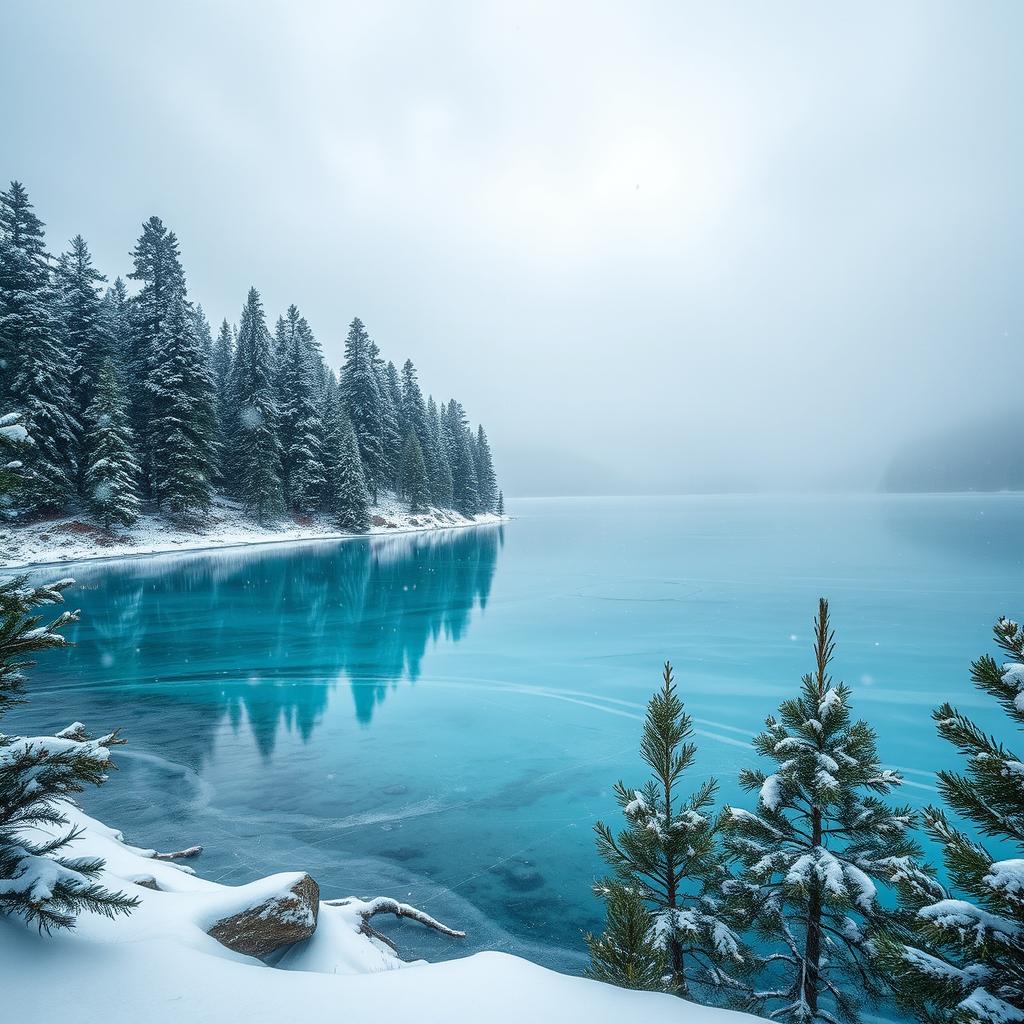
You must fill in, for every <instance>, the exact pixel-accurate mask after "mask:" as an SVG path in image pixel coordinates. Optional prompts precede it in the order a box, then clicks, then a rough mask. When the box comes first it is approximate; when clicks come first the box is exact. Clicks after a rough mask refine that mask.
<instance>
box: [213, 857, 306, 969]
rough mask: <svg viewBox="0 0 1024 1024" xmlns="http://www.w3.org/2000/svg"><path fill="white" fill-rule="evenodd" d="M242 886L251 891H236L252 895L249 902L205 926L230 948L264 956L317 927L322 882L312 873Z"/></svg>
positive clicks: (241, 894)
mask: <svg viewBox="0 0 1024 1024" xmlns="http://www.w3.org/2000/svg"><path fill="white" fill-rule="evenodd" d="M242 889H244V890H248V891H247V892H244V893H243V892H242V891H238V892H237V893H236V895H237V896H238V897H243V898H245V897H249V901H248V902H249V905H248V906H247V907H245V908H244V909H242V910H238V911H235V912H233V913H231V914H229V915H228V916H226V917H221V918H220V919H219V920H217V921H215V922H214V923H213V924H212V925H211V926H210V927H209V928H207V930H206V933H207V935H212V936H213V937H214V938H215V939H216V940H217V941H218V942H219V943H220V944H221V945H223V946H227V947H228V949H233V950H234V951H235V952H236V953H245V954H246V956H255V957H259V958H260V959H263V958H264V957H267V956H270V954H271V953H275V952H277V950H279V949H281V948H282V947H284V946H291V945H294V944H295V943H296V942H302V941H303V940H304V939H308V938H309V937H310V936H311V935H312V934H313V932H315V931H316V919H317V915H318V914H319V912H320V886H318V885H317V884H316V881H315V880H314V879H313V878H311V877H310V876H309V875H307V874H305V873H301V874H285V875H271V876H270V877H269V878H263V879H261V880H260V881H258V882H253V883H252V885H249V886H243V887H242Z"/></svg>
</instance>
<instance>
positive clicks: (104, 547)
mask: <svg viewBox="0 0 1024 1024" xmlns="http://www.w3.org/2000/svg"><path fill="white" fill-rule="evenodd" d="M218 511H219V512H221V513H227V514H226V515H225V516H224V518H223V519H221V520H220V521H219V522H218V523H217V525H216V526H215V527H214V528H213V529H212V530H206V531H204V532H202V533H192V532H189V531H187V530H183V529H178V528H175V527H174V526H173V525H171V524H168V523H166V522H162V521H160V520H157V519H156V518H155V517H151V516H146V517H143V519H141V520H140V522H139V524H138V525H137V526H136V527H134V528H132V529H130V530H125V531H123V533H121V534H119V535H118V538H117V539H115V540H113V541H108V540H107V539H106V538H105V537H104V538H103V540H102V543H98V542H97V539H96V538H97V535H99V536H102V531H100V530H98V529H96V528H94V527H91V526H89V524H83V523H81V522H80V521H78V520H76V519H75V518H74V517H64V518H62V519H60V520H55V521H52V522H45V523H35V524H32V525H31V526H16V527H10V528H9V529H7V530H5V531H4V532H3V533H0V546H2V547H6V545H7V542H8V540H12V541H14V549H13V552H12V556H11V557H12V559H13V560H8V559H7V558H5V559H4V560H2V561H0V572H3V573H10V572H21V571H27V570H36V569H48V568H56V567H59V566H65V565H75V564H79V563H83V562H111V561H121V560H127V559H135V558H155V557H158V556H160V555H173V554H198V553H201V552H210V551H223V550H227V549H232V548H242V547H257V546H266V545H271V544H305V543H310V542H312V541H344V540H358V539H360V538H362V537H386V536H394V535H397V534H408V533H428V532H433V531H437V530H459V529H465V528H466V527H470V526H488V525H495V524H498V523H505V522H508V521H509V517H508V516H498V515H494V514H493V513H482V514H479V515H476V516H474V517H472V518H467V517H465V516H462V515H460V514H459V513H456V512H451V511H449V510H436V509H432V510H431V511H430V512H427V513H421V514H412V513H409V512H408V511H404V510H400V509H398V508H396V507H394V506H387V505H384V506H378V507H377V508H374V509H373V510H372V513H371V514H372V516H373V519H375V520H382V522H381V523H379V524H378V523H375V524H374V525H372V526H371V527H370V528H369V529H368V530H367V531H366V533H345V532H343V531H340V530H335V529H330V528H329V527H328V526H327V525H325V524H323V523H322V522H313V523H312V524H310V525H309V526H291V527H288V528H284V529H264V528H261V527H259V526H257V525H255V524H253V523H247V522H246V521H245V520H244V519H243V518H242V517H241V515H240V513H238V512H237V510H235V509H228V508H226V507H224V506H222V507H220V508H219V509H218ZM83 527H84V528H85V529H83ZM79 531H81V532H79ZM54 534H56V535H57V536H56V537H54ZM118 540H122V542H121V543H118Z"/></svg>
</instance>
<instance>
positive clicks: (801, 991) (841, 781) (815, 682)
mask: <svg viewBox="0 0 1024 1024" xmlns="http://www.w3.org/2000/svg"><path fill="white" fill-rule="evenodd" d="M814 637H815V641H814V656H815V671H814V673H813V674H808V675H805V676H804V677H803V681H802V687H801V693H800V696H799V697H796V698H793V699H791V700H787V701H784V702H783V703H782V704H781V705H780V707H779V717H778V719H776V718H775V717H774V716H769V717H768V718H767V719H766V721H765V726H766V728H765V731H764V732H762V733H760V734H759V735H758V736H756V737H754V747H755V749H756V750H757V751H758V753H759V754H761V755H762V756H763V757H766V758H770V759H771V760H773V761H775V762H776V767H775V769H774V771H772V772H771V773H770V774H765V773H764V772H763V771H761V770H760V769H744V770H743V771H741V772H740V785H741V786H742V787H743V788H744V789H746V790H748V791H751V792H757V793H758V806H757V810H756V811H753V812H751V811H746V810H742V809H740V808H726V811H725V814H724V815H723V824H724V827H725V829H726V842H725V845H726V849H727V851H728V853H729V854H730V855H731V857H732V858H733V860H734V861H735V862H736V863H737V864H738V865H739V866H740V868H741V873H740V875H739V877H738V878H736V879H733V880H730V881H728V882H726V883H725V886H724V891H725V893H726V896H727V899H728V902H729V904H730V905H731V906H732V908H733V909H734V910H735V911H736V912H737V913H744V912H746V913H749V914H750V915H751V917H752V919H753V923H754V929H755V933H756V934H757V935H758V936H759V938H760V939H761V942H762V944H763V946H764V947H767V948H768V949H769V950H770V952H767V953H766V954H765V955H764V956H763V958H762V965H763V966H762V972H761V977H760V978H759V981H760V982H761V983H762V984H761V985H760V986H759V987H757V988H756V989H755V990H754V991H753V993H752V1005H753V1007H754V1008H756V1009H759V1010H760V1009H763V1010H764V1011H765V1013H766V1015H767V1016H768V1017H769V1018H770V1019H772V1020H781V1021H791V1022H811V1021H823V1022H826V1024H835V1021H836V1020H844V1021H851V1022H853V1021H856V1020H857V1019H858V1007H859V1006H860V1005H861V1004H862V1003H863V1002H864V1001H865V1000H869V1001H870V1000H873V999H875V998H876V997H877V996H878V995H879V994H880V993H881V991H882V990H883V979H882V976H881V974H880V972H879V971H878V969H877V967H876V965H875V963H874V962H873V960H872V958H871V951H872V948H873V947H872V940H873V938H874V936H875V935H877V934H879V933H880V932H881V931H882V930H884V929H885V928H886V927H887V926H890V925H891V923H892V920H893V919H892V914H891V912H890V911H887V910H886V909H885V907H884V906H883V904H882V903H881V902H880V901H879V898H878V890H877V884H878V883H883V884H888V885H893V884H895V883H896V882H897V881H899V880H900V879H901V878H903V877H905V876H906V875H907V874H908V873H914V872H916V869H915V867H914V860H915V858H917V857H918V856H919V855H920V851H919V849H918V847H917V845H916V843H915V842H914V840H913V839H912V838H911V834H910V833H911V829H912V828H913V826H914V824H915V818H914V815H913V813H912V812H911V810H910V808H909V807H896V808H893V807H890V806H888V805H887V804H886V803H885V802H884V801H883V800H881V799H880V798H879V797H880V796H881V795H885V794H887V793H889V792H890V791H891V790H892V789H894V788H895V787H896V786H899V785H900V784H901V783H902V779H901V778H900V776H899V775H898V774H897V773H896V772H893V771H890V770H888V769H883V768H882V767H881V765H880V764H879V760H878V754H877V751H876V746H875V733H874V731H873V730H872V729H871V728H870V726H868V724H867V723H866V722H864V721H856V722H854V721H852V715H851V709H850V691H849V689H848V688H847V687H846V686H845V684H843V683H836V684H833V682H832V679H831V677H830V675H829V672H828V666H829V663H830V662H831V660H832V656H833V653H834V651H835V635H834V633H833V632H832V630H831V627H830V625H829V613H828V602H827V601H825V600H824V598H822V599H821V601H820V602H819V605H818V615H817V617H816V618H815V620H814Z"/></svg>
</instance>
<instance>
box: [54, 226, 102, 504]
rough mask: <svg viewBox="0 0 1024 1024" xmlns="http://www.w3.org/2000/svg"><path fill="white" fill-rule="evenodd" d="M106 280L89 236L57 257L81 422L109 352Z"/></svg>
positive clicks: (73, 242)
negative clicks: (102, 288)
mask: <svg viewBox="0 0 1024 1024" xmlns="http://www.w3.org/2000/svg"><path fill="white" fill-rule="evenodd" d="M105 280H106V278H105V277H104V276H103V275H102V274H101V273H100V272H99V271H98V270H96V268H95V267H94V266H93V265H92V256H91V255H90V253H89V247H88V246H87V245H86V244H85V239H84V238H82V236H81V235H75V237H74V238H73V239H72V240H71V248H70V249H68V251H67V252H64V253H61V255H60V257H59V258H58V260H57V287H58V291H59V293H60V316H61V320H62V322H63V326H64V330H63V346H64V350H65V351H66V352H67V355H68V358H70V360H71V381H70V383H71V397H72V400H73V402H74V411H75V416H76V418H77V419H78V421H79V422H80V423H83V422H84V419H85V413H86V410H87V409H88V408H89V406H90V405H91V404H92V400H93V397H94V396H95V393H96V384H97V379H98V377H99V373H100V370H101V368H102V366H103V363H104V360H105V359H106V358H107V356H108V354H109V346H110V336H109V334H108V333H107V331H106V329H105V324H104V322H103V316H102V312H101V299H100V293H99V286H100V284H101V283H102V282H103V281H105ZM79 462H80V471H81V460H79ZM79 483H80V484H81V483H82V478H81V476H80V477H79Z"/></svg>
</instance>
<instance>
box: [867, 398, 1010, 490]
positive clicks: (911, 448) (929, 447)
mask: <svg viewBox="0 0 1024 1024" xmlns="http://www.w3.org/2000/svg"><path fill="white" fill-rule="evenodd" d="M1022 438H1024V410H1016V411H1014V412H1011V413H1006V414H1003V415H1000V416H994V417H992V418H991V419H988V420H984V421H977V422H974V423H969V424H964V425H961V426H960V427H957V428H951V429H948V430H944V431H943V432H942V433H938V434H935V435H933V436H932V437H926V438H923V439H921V440H919V441H916V442H914V443H912V444H910V445H907V446H906V447H905V448H904V449H903V450H902V451H901V452H899V453H898V454H897V455H896V457H895V458H894V459H893V460H892V462H891V463H890V464H889V468H888V469H887V470H886V473H885V477H884V478H883V480H882V489H883V490H886V491H1007V490H1010V491H1020V490H1024V443H1022Z"/></svg>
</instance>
